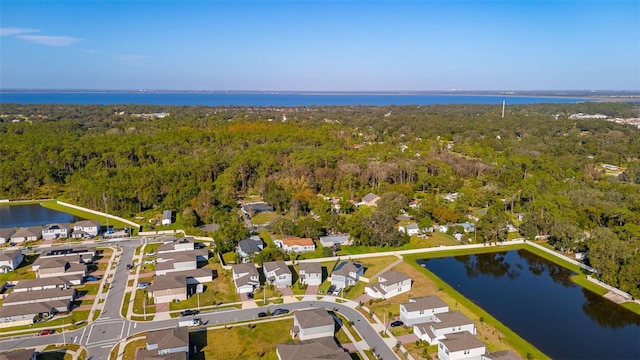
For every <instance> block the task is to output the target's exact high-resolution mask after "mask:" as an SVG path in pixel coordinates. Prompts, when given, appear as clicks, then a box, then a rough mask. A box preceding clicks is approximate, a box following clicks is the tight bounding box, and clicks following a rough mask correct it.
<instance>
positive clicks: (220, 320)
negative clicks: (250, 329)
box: [0, 239, 398, 360]
mask: <svg viewBox="0 0 640 360" xmlns="http://www.w3.org/2000/svg"><path fill="white" fill-rule="evenodd" d="M118 245H119V246H120V247H121V248H122V253H121V255H120V261H119V263H118V265H117V267H116V271H115V274H114V275H113V278H110V279H109V280H108V281H111V282H110V283H109V291H108V296H107V297H106V301H105V302H104V303H103V304H100V305H101V308H102V312H101V313H100V317H99V318H98V319H97V320H96V321H94V322H92V323H91V324H89V325H88V326H85V327H83V328H81V329H77V330H74V331H66V332H64V333H56V334H53V335H48V336H41V337H39V336H35V335H27V336H20V337H12V338H5V339H3V340H0V351H4V350H11V349H20V348H31V347H36V346H41V345H48V344H53V343H63V342H68V343H69V342H73V343H77V344H80V345H82V346H84V347H85V348H87V351H88V354H87V358H88V359H92V360H107V359H109V354H110V352H111V349H112V348H113V347H114V346H115V345H117V344H118V342H120V341H121V340H123V339H126V338H127V337H130V336H132V335H135V334H137V333H141V332H144V331H149V330H157V329H162V328H169V327H175V326H177V325H178V321H179V320H178V319H169V320H158V321H146V322H138V321H131V320H128V319H125V318H123V317H122V315H121V313H120V309H121V306H122V301H123V299H124V293H125V288H126V285H127V280H128V276H129V270H128V269H127V268H126V264H130V263H131V262H132V260H133V255H134V251H135V248H136V247H137V246H139V245H140V240H139V239H131V240H122V241H119V242H118ZM106 278H107V276H106V274H105V279H106ZM95 301H98V299H97V298H96V300H95ZM314 307H324V308H327V309H337V311H338V312H340V313H341V314H343V315H344V316H345V317H346V318H347V319H349V320H350V321H352V322H353V324H354V325H353V326H354V327H355V328H356V329H357V330H358V332H359V333H360V335H361V336H362V338H363V339H364V341H366V343H367V344H368V345H369V347H371V349H372V350H373V351H374V352H375V353H376V354H378V356H379V358H380V359H398V357H397V356H396V355H395V353H394V352H393V351H392V350H391V349H390V348H389V347H388V346H387V345H386V344H385V342H384V340H383V339H382V337H381V336H380V334H378V333H377V332H376V330H375V329H374V328H373V327H372V326H371V324H370V323H369V321H368V320H367V319H366V318H365V317H364V316H363V315H362V314H361V313H360V312H358V311H357V310H355V309H353V308H351V307H349V306H347V305H344V304H341V303H335V302H326V301H299V302H295V303H288V304H278V305H268V306H263V307H259V308H254V309H245V310H238V309H235V310H234V309H230V310H219V311H214V312H203V313H201V314H200V315H198V318H200V319H202V321H203V322H204V323H205V324H207V325H212V324H232V323H234V322H239V321H247V320H253V319H258V313H259V312H263V311H264V312H266V311H267V310H269V311H271V312H273V310H274V309H276V308H283V309H288V310H291V311H293V310H301V309H308V308H314ZM261 320H263V319H261ZM63 336H64V339H63Z"/></svg>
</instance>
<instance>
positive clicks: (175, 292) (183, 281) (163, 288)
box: [147, 274, 187, 304]
mask: <svg viewBox="0 0 640 360" xmlns="http://www.w3.org/2000/svg"><path fill="white" fill-rule="evenodd" d="M147 292H148V294H149V295H150V296H151V297H153V300H154V302H155V303H156V304H160V303H168V302H171V301H173V300H180V301H182V300H187V277H186V276H184V275H177V276H176V275H173V274H169V275H160V276H156V278H155V279H154V280H153V283H152V284H151V285H150V286H149V287H148V288H147Z"/></svg>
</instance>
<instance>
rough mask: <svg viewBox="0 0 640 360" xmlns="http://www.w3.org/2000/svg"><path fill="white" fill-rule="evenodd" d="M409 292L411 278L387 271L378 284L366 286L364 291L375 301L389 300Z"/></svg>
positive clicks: (380, 277)
mask: <svg viewBox="0 0 640 360" xmlns="http://www.w3.org/2000/svg"><path fill="white" fill-rule="evenodd" d="M409 290H411V277H410V276H409V275H407V274H404V273H401V272H398V271H387V272H386V273H384V274H382V275H380V276H378V282H377V283H374V284H371V285H367V286H366V287H365V288H364V291H365V293H366V294H368V295H369V296H371V297H373V298H375V299H389V298H391V297H394V296H396V295H399V294H402V293H405V292H407V291H409Z"/></svg>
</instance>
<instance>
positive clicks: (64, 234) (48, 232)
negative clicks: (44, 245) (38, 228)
mask: <svg viewBox="0 0 640 360" xmlns="http://www.w3.org/2000/svg"><path fill="white" fill-rule="evenodd" d="M69 229H70V225H69V224H48V225H45V227H44V228H43V229H42V238H43V239H45V240H53V239H65V238H68V237H69V233H70V231H69Z"/></svg>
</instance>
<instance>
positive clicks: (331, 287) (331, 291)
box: [327, 285, 336, 295]
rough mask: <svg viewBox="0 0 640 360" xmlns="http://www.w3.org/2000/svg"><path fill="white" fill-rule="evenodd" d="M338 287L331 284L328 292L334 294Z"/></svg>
mask: <svg viewBox="0 0 640 360" xmlns="http://www.w3.org/2000/svg"><path fill="white" fill-rule="evenodd" d="M335 289H336V286H335V285H331V286H329V289H327V294H329V295H331V294H333V291H334V290H335Z"/></svg>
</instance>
